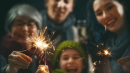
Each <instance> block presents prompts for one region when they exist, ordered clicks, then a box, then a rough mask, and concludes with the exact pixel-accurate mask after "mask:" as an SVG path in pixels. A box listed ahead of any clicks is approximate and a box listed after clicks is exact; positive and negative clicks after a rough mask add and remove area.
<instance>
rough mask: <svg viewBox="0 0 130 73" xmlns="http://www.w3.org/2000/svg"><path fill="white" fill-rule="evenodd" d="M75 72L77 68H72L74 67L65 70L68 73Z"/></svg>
mask: <svg viewBox="0 0 130 73" xmlns="http://www.w3.org/2000/svg"><path fill="white" fill-rule="evenodd" d="M76 71H77V68H74V67H70V68H67V72H68V73H76Z"/></svg>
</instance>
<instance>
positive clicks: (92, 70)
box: [89, 61, 97, 72]
mask: <svg viewBox="0 0 130 73" xmlns="http://www.w3.org/2000/svg"><path fill="white" fill-rule="evenodd" d="M96 63H97V61H96V62H94V63H93V65H94V66H96ZM94 66H92V67H91V68H90V70H89V71H91V72H94V71H95V70H96V69H97V68H95V67H94Z"/></svg>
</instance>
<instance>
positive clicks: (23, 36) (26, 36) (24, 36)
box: [19, 35, 29, 39]
mask: <svg viewBox="0 0 130 73" xmlns="http://www.w3.org/2000/svg"><path fill="white" fill-rule="evenodd" d="M19 37H21V38H24V39H25V38H28V37H29V35H19Z"/></svg>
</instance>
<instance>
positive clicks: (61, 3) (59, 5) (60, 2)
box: [57, 0, 65, 8]
mask: <svg viewBox="0 0 130 73" xmlns="http://www.w3.org/2000/svg"><path fill="white" fill-rule="evenodd" d="M64 6H65V2H64V0H61V1H59V2H58V3H57V7H59V8H63V7H64Z"/></svg>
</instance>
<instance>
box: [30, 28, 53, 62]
mask: <svg viewBox="0 0 130 73" xmlns="http://www.w3.org/2000/svg"><path fill="white" fill-rule="evenodd" d="M46 29H47V27H45V28H44V30H43V31H42V30H41V31H40V34H39V35H38V36H34V35H33V36H32V37H30V39H29V41H31V42H33V46H32V47H36V49H35V51H34V53H35V52H36V50H37V49H38V50H39V51H41V53H42V55H40V56H41V58H42V57H43V53H44V52H45V57H46V49H48V48H52V47H53V45H52V41H50V39H48V37H46V36H45V35H44V33H45V31H46ZM52 34H54V32H53V33H52ZM34 53H33V54H34ZM41 58H40V61H41ZM40 61H39V63H40ZM45 64H46V62H45Z"/></svg>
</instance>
